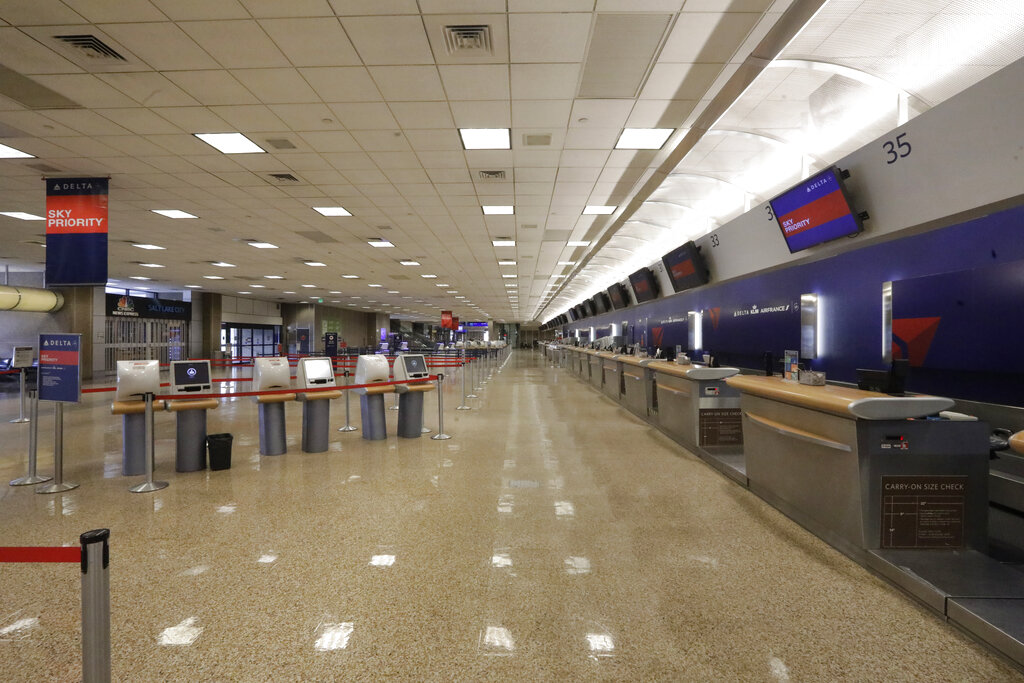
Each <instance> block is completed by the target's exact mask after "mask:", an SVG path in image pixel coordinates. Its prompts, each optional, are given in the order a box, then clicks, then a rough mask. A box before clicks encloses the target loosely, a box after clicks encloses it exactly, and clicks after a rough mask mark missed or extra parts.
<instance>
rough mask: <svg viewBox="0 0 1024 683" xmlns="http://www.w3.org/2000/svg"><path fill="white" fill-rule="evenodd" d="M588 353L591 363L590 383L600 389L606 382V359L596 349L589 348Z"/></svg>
mask: <svg viewBox="0 0 1024 683" xmlns="http://www.w3.org/2000/svg"><path fill="white" fill-rule="evenodd" d="M586 353H587V358H588V359H589V364H590V384H591V386H593V387H594V388H595V389H600V388H601V386H602V385H603V384H604V359H603V358H601V356H600V355H599V352H598V351H595V350H594V349H587V352H586Z"/></svg>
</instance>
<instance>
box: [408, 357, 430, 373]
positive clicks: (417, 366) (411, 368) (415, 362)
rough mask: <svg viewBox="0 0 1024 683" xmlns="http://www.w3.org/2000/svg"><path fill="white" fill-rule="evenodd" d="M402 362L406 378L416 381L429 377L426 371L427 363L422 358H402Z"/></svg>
mask: <svg viewBox="0 0 1024 683" xmlns="http://www.w3.org/2000/svg"><path fill="white" fill-rule="evenodd" d="M402 361H403V362H404V363H405V376H406V377H408V378H410V379H418V378H420V377H427V376H429V375H430V373H429V372H428V371H427V361H426V360H425V359H424V358H423V356H402Z"/></svg>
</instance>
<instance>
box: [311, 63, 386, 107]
mask: <svg viewBox="0 0 1024 683" xmlns="http://www.w3.org/2000/svg"><path fill="white" fill-rule="evenodd" d="M299 73H301V74H302V76H303V78H305V79H306V82H307V83H309V85H310V86H312V87H313V89H314V90H316V92H317V94H318V95H320V99H322V100H323V101H324V102H379V101H380V100H381V96H380V92H379V91H378V90H377V86H376V85H375V84H374V82H373V79H372V78H370V73H369V72H368V71H367V70H366V69H365V68H363V67H361V66H358V67H312V68H306V69H299Z"/></svg>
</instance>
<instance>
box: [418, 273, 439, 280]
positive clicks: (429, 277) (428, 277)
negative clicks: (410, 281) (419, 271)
mask: <svg viewBox="0 0 1024 683" xmlns="http://www.w3.org/2000/svg"><path fill="white" fill-rule="evenodd" d="M420 277H422V278H425V279H427V280H430V279H432V278H435V277H437V276H436V275H430V274H426V275H420Z"/></svg>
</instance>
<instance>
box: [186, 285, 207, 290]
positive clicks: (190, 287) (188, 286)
mask: <svg viewBox="0 0 1024 683" xmlns="http://www.w3.org/2000/svg"><path fill="white" fill-rule="evenodd" d="M185 287H186V288H187V289H202V288H203V286H202V285H185Z"/></svg>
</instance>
